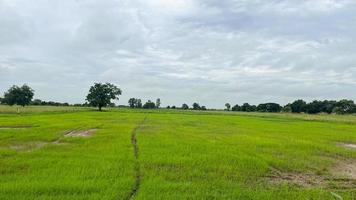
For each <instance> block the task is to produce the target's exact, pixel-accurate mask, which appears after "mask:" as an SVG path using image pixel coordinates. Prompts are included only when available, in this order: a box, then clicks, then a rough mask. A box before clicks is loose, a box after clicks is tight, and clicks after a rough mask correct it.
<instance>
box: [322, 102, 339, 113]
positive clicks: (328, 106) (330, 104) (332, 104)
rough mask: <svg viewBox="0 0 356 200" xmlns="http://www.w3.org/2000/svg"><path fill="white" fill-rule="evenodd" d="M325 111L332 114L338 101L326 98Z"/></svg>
mask: <svg viewBox="0 0 356 200" xmlns="http://www.w3.org/2000/svg"><path fill="white" fill-rule="evenodd" d="M323 103H324V111H323V112H325V113H328V114H331V113H332V112H333V109H334V108H335V107H336V104H337V102H336V101H328V100H325V101H324V102H323Z"/></svg>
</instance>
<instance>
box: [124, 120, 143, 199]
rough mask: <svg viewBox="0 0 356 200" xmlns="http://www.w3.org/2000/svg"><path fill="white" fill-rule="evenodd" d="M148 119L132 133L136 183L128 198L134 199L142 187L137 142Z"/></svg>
mask: <svg viewBox="0 0 356 200" xmlns="http://www.w3.org/2000/svg"><path fill="white" fill-rule="evenodd" d="M146 120H147V117H145V118H144V119H143V120H142V121H141V122H140V123H139V124H138V125H137V126H136V127H135V128H134V129H133V130H132V133H131V144H132V146H133V148H134V156H135V166H134V167H135V168H134V170H135V183H134V185H133V187H132V189H131V191H130V193H129V195H128V196H127V197H126V199H127V200H129V199H132V198H134V197H135V196H136V194H137V192H138V190H139V188H140V184H141V167H140V163H139V160H138V155H139V149H138V144H137V132H138V130H139V129H140V128H142V127H143V125H144V124H145V122H146Z"/></svg>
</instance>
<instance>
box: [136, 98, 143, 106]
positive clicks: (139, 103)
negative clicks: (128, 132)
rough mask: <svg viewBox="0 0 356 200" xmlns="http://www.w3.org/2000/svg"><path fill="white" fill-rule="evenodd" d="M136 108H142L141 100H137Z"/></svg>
mask: <svg viewBox="0 0 356 200" xmlns="http://www.w3.org/2000/svg"><path fill="white" fill-rule="evenodd" d="M136 108H142V101H141V99H137V101H136Z"/></svg>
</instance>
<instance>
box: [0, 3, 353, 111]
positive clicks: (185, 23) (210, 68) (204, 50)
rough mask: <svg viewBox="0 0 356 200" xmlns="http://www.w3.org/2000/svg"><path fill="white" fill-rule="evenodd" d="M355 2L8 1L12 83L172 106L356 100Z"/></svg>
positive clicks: (4, 54) (5, 40) (7, 60)
mask: <svg viewBox="0 0 356 200" xmlns="http://www.w3.org/2000/svg"><path fill="white" fill-rule="evenodd" d="M355 11H356V3H354V1H352V0H302V1H300V0H286V1H280V0H226V1H219V0H204V1H203V0H180V1H178V0H102V1H98V0H64V1H50V0H38V1H36V2H34V1H25V0H0V91H5V90H6V89H7V88H8V87H9V86H11V85H12V84H22V83H28V84H30V85H31V86H32V87H33V88H34V89H35V90H36V98H42V99H45V100H57V101H68V102H72V103H74V102H83V101H84V96H85V95H86V92H87V90H88V88H89V86H90V85H91V84H92V83H93V82H95V81H103V82H106V81H109V82H113V83H115V84H118V85H119V86H120V87H121V88H122V89H123V90H124V94H123V97H122V98H121V103H122V104H126V101H127V99H128V98H130V97H141V98H143V99H145V100H146V99H155V98H157V97H160V98H161V99H162V101H163V103H164V104H175V105H181V104H182V103H189V104H191V103H193V102H194V101H197V102H201V103H202V104H205V105H208V106H209V107H222V106H223V105H224V103H225V102H227V101H228V102H231V103H243V102H251V103H261V102H267V101H274V102H279V103H286V102H288V101H291V100H294V99H297V98H304V99H307V100H312V99H316V98H318V99H340V98H351V99H356V93H354V94H353V93H352V89H353V88H355V86H356V79H355V78H354V77H356V37H355V31H356V24H355V23H354V22H355V21H356V15H355V14H354V13H356V12H355Z"/></svg>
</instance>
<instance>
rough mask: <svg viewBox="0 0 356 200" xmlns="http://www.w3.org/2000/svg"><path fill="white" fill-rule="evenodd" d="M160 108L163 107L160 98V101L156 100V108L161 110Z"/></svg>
mask: <svg viewBox="0 0 356 200" xmlns="http://www.w3.org/2000/svg"><path fill="white" fill-rule="evenodd" d="M160 106H161V99H160V98H158V99H157V100H156V108H159V107H160Z"/></svg>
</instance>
